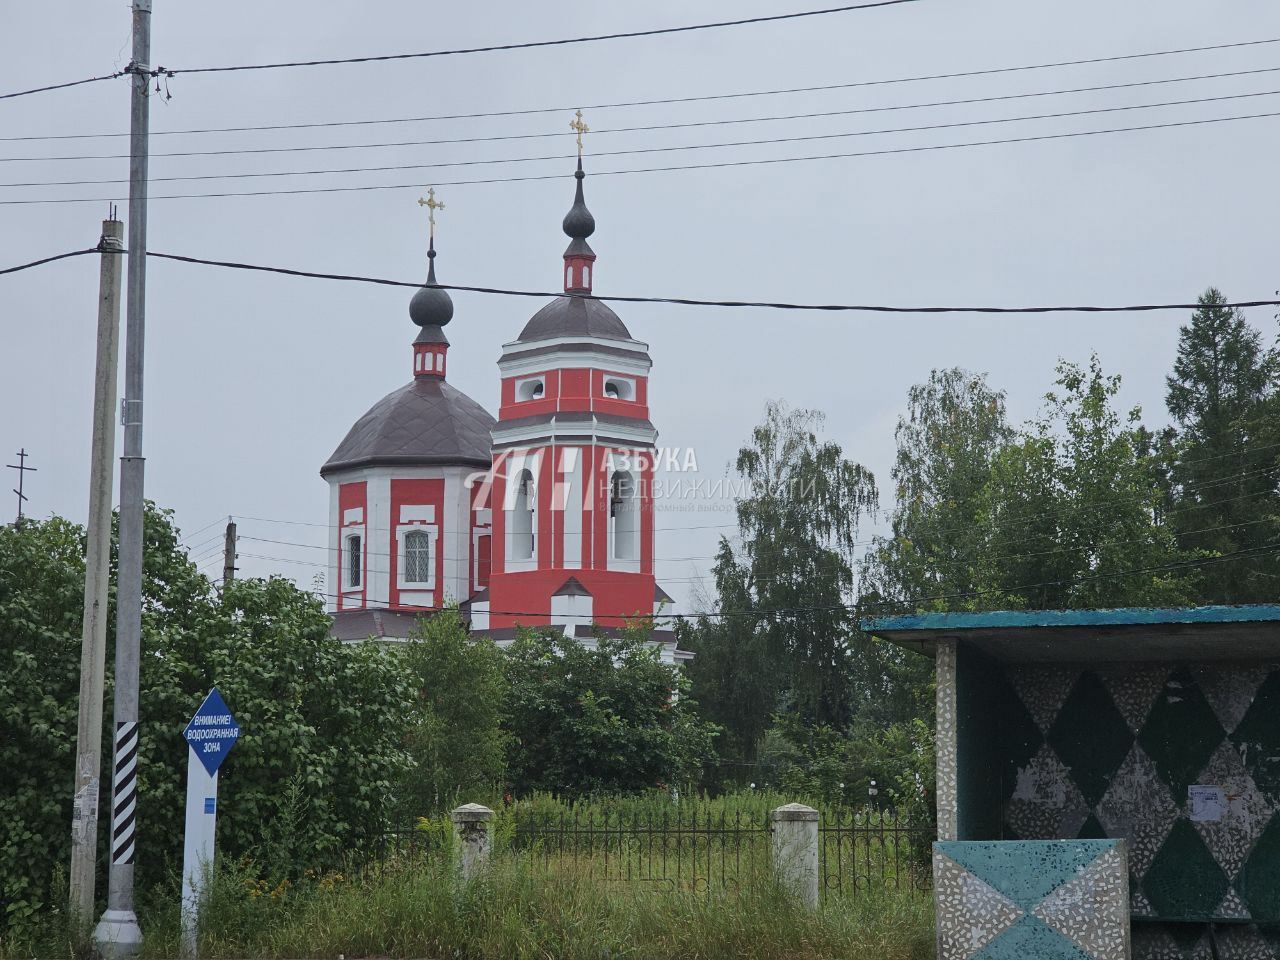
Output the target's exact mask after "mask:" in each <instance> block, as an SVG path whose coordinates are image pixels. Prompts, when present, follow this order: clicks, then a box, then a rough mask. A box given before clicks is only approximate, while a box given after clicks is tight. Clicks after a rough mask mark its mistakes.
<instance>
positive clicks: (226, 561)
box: [222, 517, 237, 587]
mask: <svg viewBox="0 0 1280 960" xmlns="http://www.w3.org/2000/svg"><path fill="white" fill-rule="evenodd" d="M236 569H237V568H236V522H235V521H234V520H232V519H231V518H230V517H228V518H227V538H226V539H225V540H224V541H223V543H222V585H223V586H224V587H225V586H226V585H227V584H228V583H230V582H231V581H232V580H234V579H235V578H236Z"/></svg>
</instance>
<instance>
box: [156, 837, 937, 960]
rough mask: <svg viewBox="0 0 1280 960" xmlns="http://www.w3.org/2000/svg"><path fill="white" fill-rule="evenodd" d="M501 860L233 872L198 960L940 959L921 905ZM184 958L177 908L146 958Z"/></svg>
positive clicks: (219, 884) (206, 918)
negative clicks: (471, 868)
mask: <svg viewBox="0 0 1280 960" xmlns="http://www.w3.org/2000/svg"><path fill="white" fill-rule="evenodd" d="M550 879H551V878H549V877H548V876H546V875H545V874H537V873H534V872H531V871H530V870H528V869H527V868H526V867H525V866H523V865H522V864H520V863H518V862H511V861H506V860H503V859H499V860H498V861H497V862H496V863H495V864H494V866H493V867H492V869H491V870H490V871H489V872H488V873H487V875H486V876H485V877H484V878H482V879H480V880H477V881H475V882H473V883H471V884H470V885H468V886H466V887H459V885H458V884H457V883H456V882H455V877H454V874H453V872H452V870H451V869H450V868H449V867H448V866H447V865H445V864H442V863H427V864H413V865H405V866H403V867H402V868H398V869H387V870H384V871H382V872H381V873H380V874H378V875H371V876H367V877H365V878H363V879H360V880H357V881H346V880H336V879H334V878H332V877H331V878H322V879H320V880H319V881H308V882H306V883H303V884H300V885H296V886H290V887H284V888H278V889H273V890H270V891H264V890H262V889H261V888H256V887H255V886H254V881H252V880H251V879H249V878H247V877H245V876H243V875H238V874H237V873H236V872H235V871H227V870H224V871H223V872H222V873H221V874H220V875H219V877H218V878H217V881H216V882H215V884H214V887H213V893H212V896H211V898H210V902H209V904H208V907H207V909H206V910H205V913H204V915H203V923H202V928H201V947H200V955H201V957H203V958H208V960H216V958H229V957H245V958H254V957H300V958H301V957H325V958H330V960H332V958H335V957H337V956H339V955H345V956H347V957H370V956H374V957H380V956H388V957H425V958H450V960H490V958H492V960H524V958H530V960H532V958H538V960H545V958H557V960H559V958H563V960H603V958H609V960H615V958H616V960H621V958H634V960H649V958H653V960H658V958H661V960H671V958H679V960H703V958H705V960H711V958H726V960H727V958H746V960H783V958H786V960H828V958H830V960H836V958H841V960H845V958H848V960H862V958H866V960H872V958H875V960H916V958H926V957H932V955H933V934H932V920H931V910H930V904H929V901H928V899H927V898H926V897H924V896H920V895H914V896H911V895H905V894H903V895H897V896H889V895H879V896H867V895H861V896H859V897H857V898H843V899H840V898H829V899H828V900H827V902H826V903H825V904H824V906H823V907H822V908H821V909H820V910H818V911H808V910H806V909H804V908H803V907H801V906H799V905H798V904H797V903H796V902H795V901H794V900H793V898H791V897H790V896H788V895H787V894H786V893H785V892H784V891H781V890H779V889H778V888H777V887H776V886H775V885H774V884H773V883H772V882H771V881H770V880H769V879H768V878H767V877H765V876H761V877H759V878H757V879H758V882H753V883H750V884H746V885H745V886H744V887H742V888H741V889H740V890H738V891H734V892H727V891H726V892H716V893H714V894H713V895H710V896H708V895H707V894H706V893H701V894H692V893H689V892H682V891H674V890H671V889H669V888H667V887H662V886H654V885H646V884H643V883H629V884H628V883H612V884H610V883H601V882H600V881H599V880H598V879H597V878H594V877H592V876H590V875H588V874H587V873H585V872H578V871H577V870H575V868H574V867H573V866H572V865H569V864H562V865H560V866H559V868H558V869H557V870H556V871H555V875H554V882H549V881H550ZM177 949H178V916H177V911H176V907H173V906H170V907H169V908H168V909H166V910H160V911H157V912H156V913H154V914H153V915H152V917H151V927H150V929H149V931H148V939H147V943H146V945H145V950H144V955H145V956H148V957H170V956H174V955H176V953H177Z"/></svg>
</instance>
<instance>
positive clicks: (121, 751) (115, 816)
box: [111, 720, 138, 866]
mask: <svg viewBox="0 0 1280 960" xmlns="http://www.w3.org/2000/svg"><path fill="white" fill-rule="evenodd" d="M137 810H138V723H137V721H136V720H135V721H133V722H128V723H120V724H117V725H116V751H115V771H114V774H113V776H112V779H111V865H112V866H115V865H116V864H120V865H121V866H126V865H127V866H132V865H133V855H134V853H135V851H136V850H137V844H136V843H135V842H134V830H135V827H136V824H137V818H136V816H135V815H136V813H137Z"/></svg>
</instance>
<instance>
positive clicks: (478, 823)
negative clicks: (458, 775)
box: [449, 803, 493, 883]
mask: <svg viewBox="0 0 1280 960" xmlns="http://www.w3.org/2000/svg"><path fill="white" fill-rule="evenodd" d="M449 816H450V818H451V819H452V820H453V834H454V837H455V838H456V839H457V842H458V869H459V872H460V873H461V876H462V882H463V883H468V882H470V881H471V880H473V879H474V878H475V877H477V876H479V875H480V874H481V873H483V872H484V869H485V867H487V866H488V865H489V854H490V852H491V851H492V849H493V838H492V837H491V836H490V835H489V821H490V820H492V819H493V811H492V810H490V809H489V808H488V807H485V806H481V805H480V804H478V803H466V804H463V805H462V806H460V807H458V808H456V809H455V810H454V811H453V813H451V814H450V815H449Z"/></svg>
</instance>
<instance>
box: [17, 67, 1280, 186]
mask: <svg viewBox="0 0 1280 960" xmlns="http://www.w3.org/2000/svg"><path fill="white" fill-rule="evenodd" d="M1277 70H1280V67H1267V68H1265V69H1260V70H1242V72H1238V73H1230V74H1206V77H1181V78H1171V79H1160V81H1143V82H1140V83H1112V84H1105V86H1098V87H1076V88H1073V90H1047V91H1037V92H1033V93H1005V95H1000V96H991V97H969V99H963V100H937V101H932V102H924V104H899V105H891V106H867V108H854V109H847V110H819V111H814V113H799V114H773V115H771V116H740V118H731V119H723V120H692V122H689V123H657V124H645V125H639V127H612V128H611V127H605V128H598V129H593V131H591V133H593V134H603V133H648V132H654V131H675V129H689V128H700V127H726V125H737V124H744V123H776V122H786V120H812V119H822V118H831V116H850V115H855V114H876V113H892V111H896V110H920V109H927V108H937V106H964V105H972V104H989V102H998V101H1005V100H1025V99H1030V97H1044V96H1064V95H1069V93H1082V92H1094V91H1108V90H1126V88H1130V87H1146V86H1153V84H1158V83H1181V82H1185V81H1192V79H1204V78H1213V77H1231V76H1243V74H1245V73H1251V74H1252V73H1275V72H1277ZM1277 92H1280V91H1274V90H1272V91H1262V92H1256V93H1229V95H1224V96H1216V97H1197V99H1192V100H1171V101H1166V102H1158V104H1132V105H1124V106H1110V108H1089V109H1085V110H1069V111H1064V113H1051V114H1034V115H1030V116H1007V118H996V119H989V120H961V122H955V123H942V124H928V125H923V127H899V128H888V129H878V131H858V132H854V133H836V134H823V136H813V137H791V138H776V140H758V141H744V142H740V143H709V145H690V146H675V147H650V148H648V150H612V151H611V150H605V151H593V154H591V156H621V155H627V154H646V152H664V151H668V150H699V148H703V147H704V146H705V147H714V146H748V145H755V143H790V142H794V141H799V140H832V138H835V137H860V136H872V134H877V133H914V132H920V131H934V129H951V128H955V127H982V125H986V124H992V123H1016V122H1019V120H1047V119H1059V118H1064V116H1084V115H1088V114H1105V113H1119V111H1124V110H1147V109H1155V108H1161V106H1188V105H1194V104H1210V102H1219V101H1225V100H1248V99H1252V97H1260V96H1275V95H1276V93H1277ZM572 136H573V134H572V132H570V133H564V132H561V131H556V132H547V133H506V134H498V136H490V137H451V138H444V140H398V141H388V142H384V143H319V145H306V146H284V147H238V148H229V150H177V151H170V152H168V154H152V156H168V157H189V156H251V155H257V154H307V152H319V151H330V150H384V148H388V147H436V146H453V145H458V143H494V142H504V141H516V140H548V138H559V140H563V138H566V137H572ZM572 156H575V155H568V156H566V155H556V156H535V157H513V159H509V160H507V159H502V160H470V161H462V163H440V164H419V165H412V166H370V168H353V169H349V170H311V172H310V173H358V172H362V170H421V169H430V168H436V166H471V165H475V164H498V163H517V161H527V160H564V159H572ZM125 159H128V154H81V155H73V156H9V157H0V163H45V161H49V163H55V161H56V163H60V161H82V160H125ZM224 175H225V177H236V175H239V177H280V175H285V174H273V173H256V174H255V173H250V174H224ZM219 178H220V175H219V174H212V175H206V177H154V178H151V180H152V182H157V180H183V179H219ZM81 183H123V180H72V182H70V183H44V184H41V183H32V184H26V183H8V184H0V186H6V187H27V186H35V187H38V186H50V187H60V186H73V184H81Z"/></svg>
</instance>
